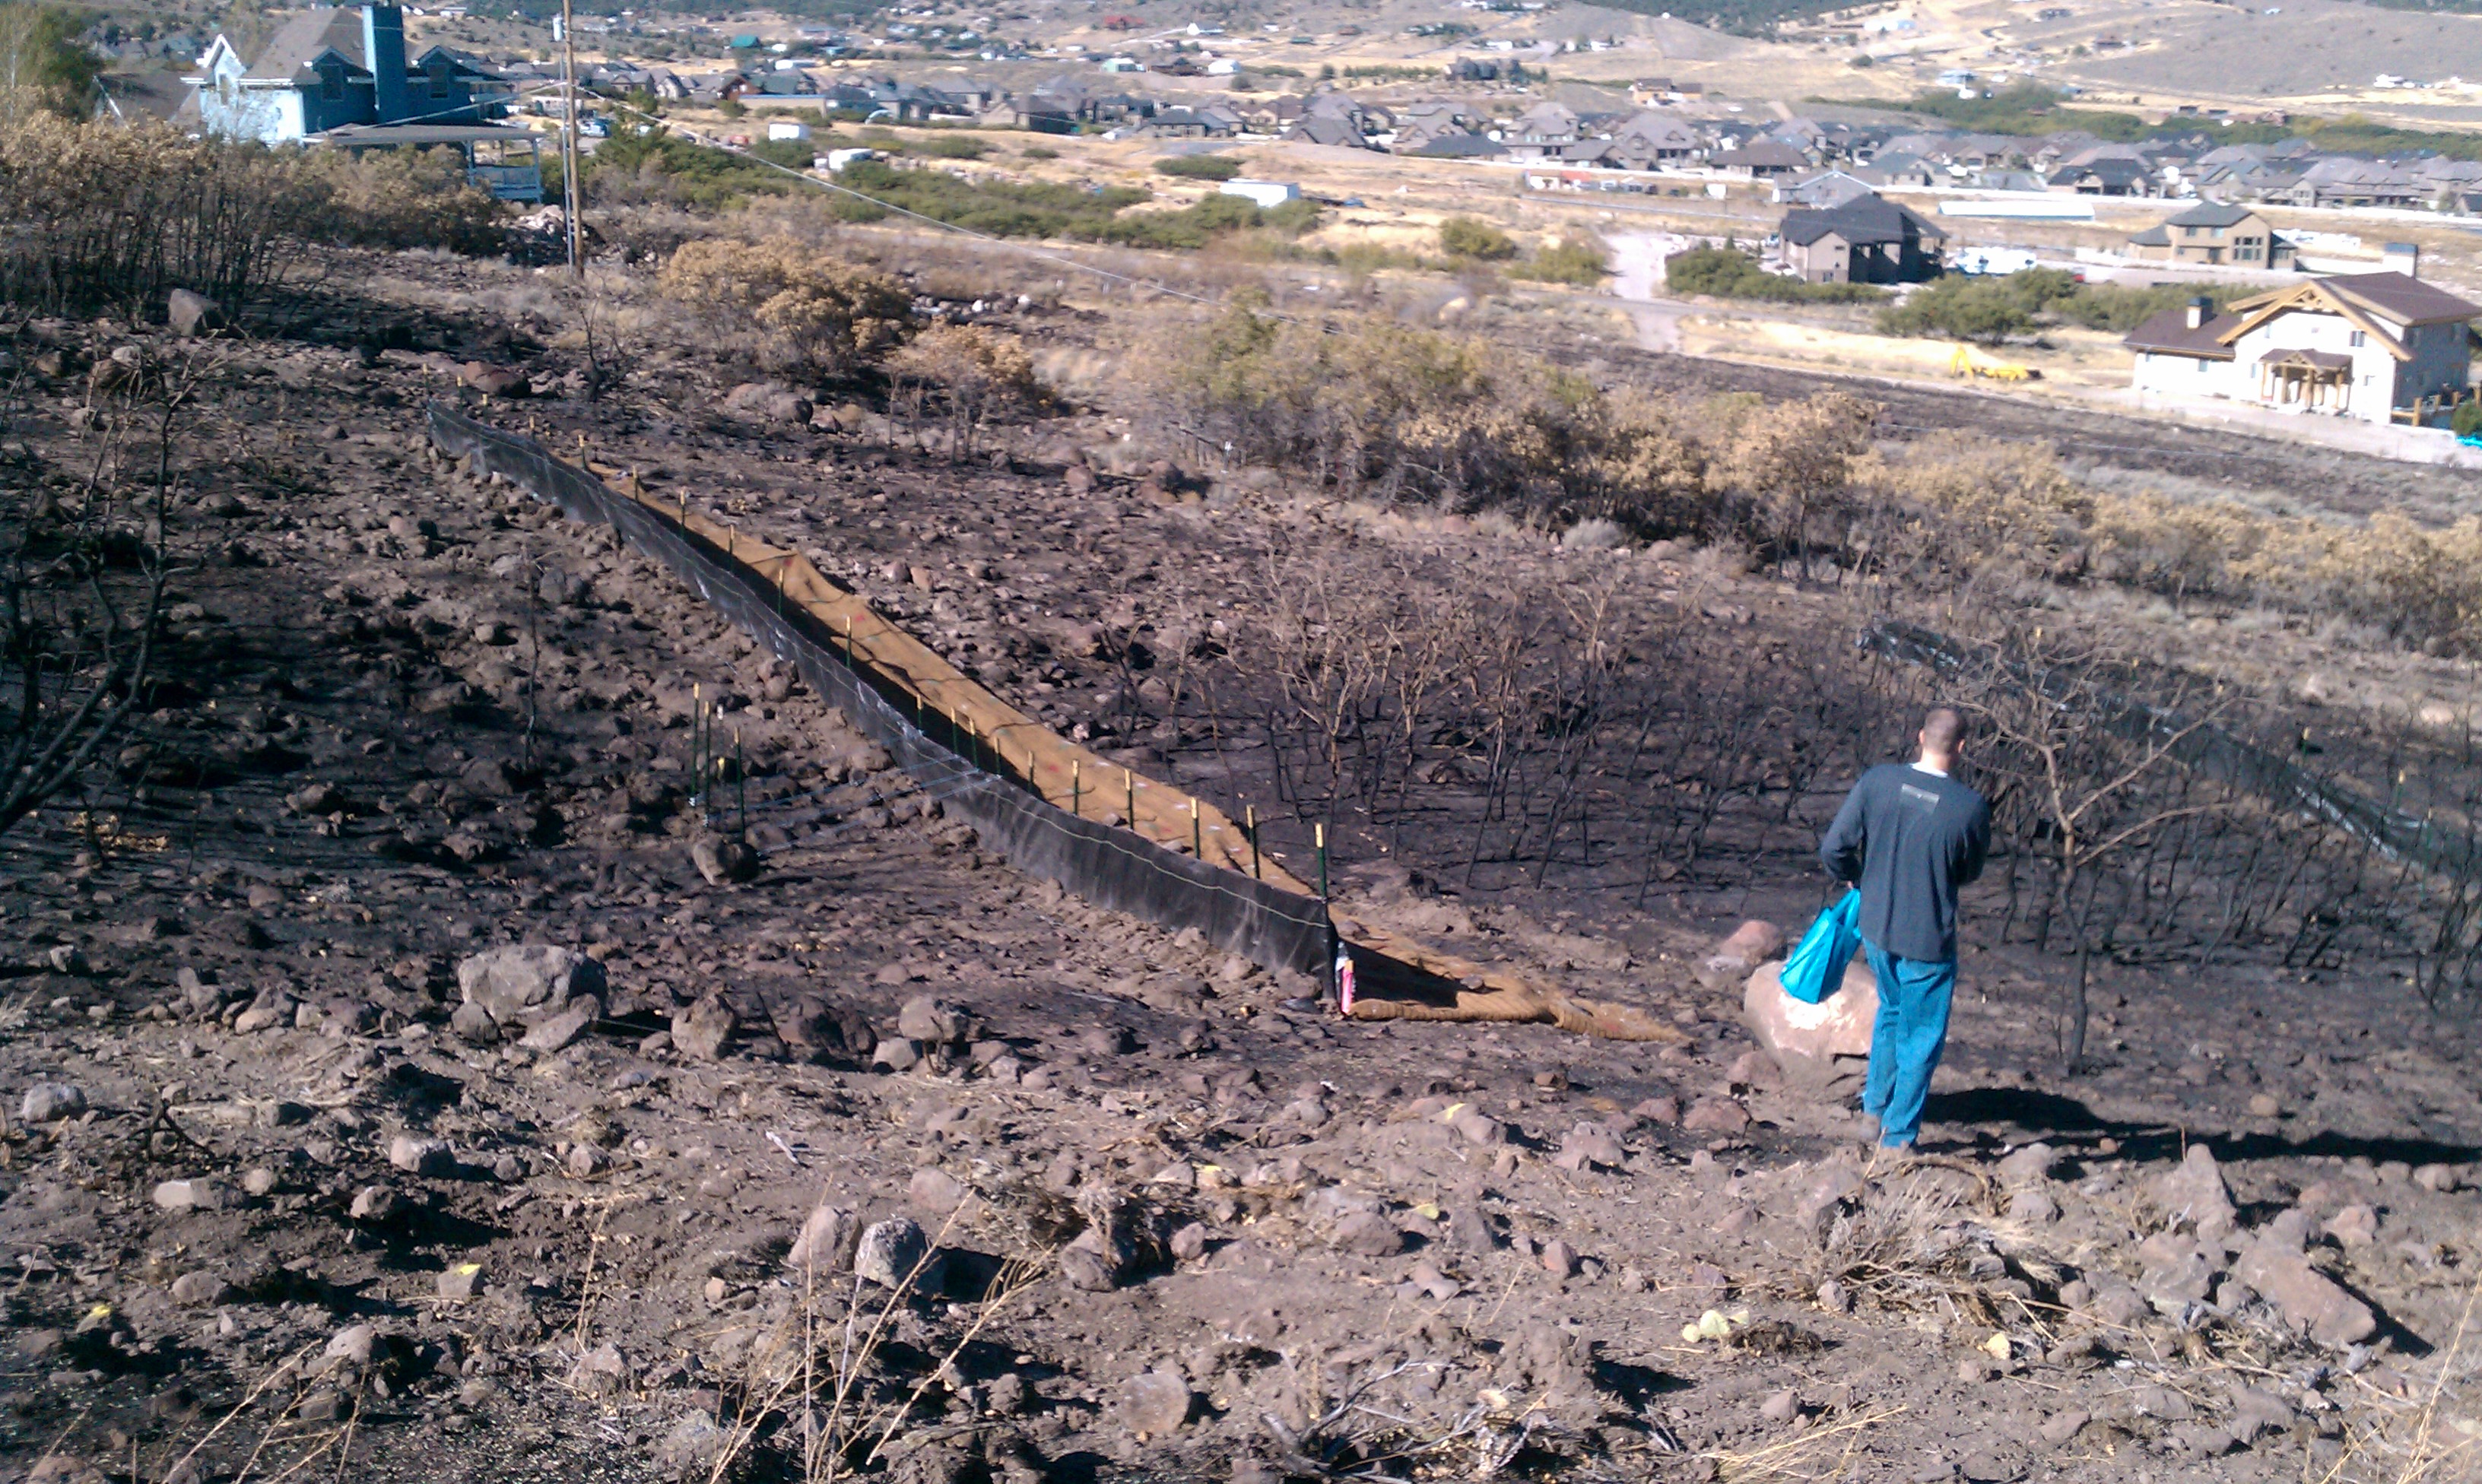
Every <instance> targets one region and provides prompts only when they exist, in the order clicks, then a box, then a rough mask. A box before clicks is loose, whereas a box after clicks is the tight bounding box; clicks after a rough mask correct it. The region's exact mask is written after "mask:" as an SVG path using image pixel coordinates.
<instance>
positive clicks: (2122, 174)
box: [2046, 159, 2156, 195]
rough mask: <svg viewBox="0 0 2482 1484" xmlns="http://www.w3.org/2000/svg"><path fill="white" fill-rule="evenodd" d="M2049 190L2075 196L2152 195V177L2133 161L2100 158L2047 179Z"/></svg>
mask: <svg viewBox="0 0 2482 1484" xmlns="http://www.w3.org/2000/svg"><path fill="white" fill-rule="evenodd" d="M2046 183H2047V185H2048V186H2049V188H2050V189H2051V190H2053V191H2069V192H2074V193H2075V194H2076V195H2155V194H2156V187H2155V184H2154V177H2153V176H2152V174H2151V173H2149V172H2148V170H2147V169H2146V167H2145V166H2144V165H2142V164H2140V163H2139V162H2137V161H2135V160H2123V159H2102V160H2097V161H2095V162H2094V163H2092V164H2090V165H2069V166H2063V167H2061V168H2060V169H2059V170H2058V171H2056V172H2055V173H2053V174H2052V175H2050V176H2049V177H2048V178H2047V181H2046Z"/></svg>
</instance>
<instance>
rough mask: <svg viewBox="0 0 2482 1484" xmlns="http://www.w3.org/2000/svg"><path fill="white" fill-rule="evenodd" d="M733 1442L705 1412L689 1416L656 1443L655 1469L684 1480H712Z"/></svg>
mask: <svg viewBox="0 0 2482 1484" xmlns="http://www.w3.org/2000/svg"><path fill="white" fill-rule="evenodd" d="M729 1442H730V1439H729V1437H728V1435H727V1434H726V1432H725V1430H724V1429H723V1428H722V1427H721V1426H719V1425H717V1423H716V1420H715V1419H713V1418H711V1417H709V1416H707V1415H706V1414H705V1413H703V1412H690V1413H686V1414H684V1415H683V1416H682V1418H681V1419H680V1420H679V1421H677V1422H674V1423H673V1425H672V1428H671V1430H670V1431H668V1432H666V1433H665V1434H664V1436H663V1437H662V1438H661V1439H660V1440H658V1441H657V1442H656V1444H655V1446H654V1452H653V1457H654V1462H655V1467H656V1468H658V1469H661V1470H663V1471H666V1472H668V1473H670V1474H673V1476H674V1477H676V1478H680V1479H683V1480H704V1479H707V1478H710V1477H712V1476H713V1475H714V1473H715V1471H716V1466H717V1465H718V1463H719V1462H721V1461H722V1459H723V1457H724V1451H725V1448H726V1445H728V1444H729Z"/></svg>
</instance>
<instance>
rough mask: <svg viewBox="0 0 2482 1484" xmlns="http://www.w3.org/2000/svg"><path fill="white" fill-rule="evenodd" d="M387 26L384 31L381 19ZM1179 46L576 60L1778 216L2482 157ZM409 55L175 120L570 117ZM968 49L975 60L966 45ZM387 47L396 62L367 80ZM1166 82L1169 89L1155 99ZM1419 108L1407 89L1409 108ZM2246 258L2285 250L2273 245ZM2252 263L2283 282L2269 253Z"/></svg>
mask: <svg viewBox="0 0 2482 1484" xmlns="http://www.w3.org/2000/svg"><path fill="white" fill-rule="evenodd" d="M414 13H416V14H418V13H420V12H419V11H415V12H414ZM435 13H437V12H435ZM374 15H382V16H384V17H393V19H386V18H383V19H381V20H377V21H374V20H373V19H372V17H373V16H374ZM583 29H585V26H584V23H581V30H583ZM1188 34H1189V37H1190V38H1191V39H1188V40H1185V41H1184V40H1175V41H1174V42H1172V43H1165V44H1170V45H1171V46H1172V48H1173V49H1172V51H1171V53H1170V55H1169V56H1158V57H1156V58H1154V60H1152V61H1141V60H1140V59H1139V57H1138V56H1137V55H1135V54H1134V53H1132V54H1110V55H1080V56H1073V57H1063V58H1061V59H1059V60H1060V61H1061V67H1060V70H1058V71H1057V72H1056V73H1054V74H1053V75H1052V76H1050V77H1048V78H1045V79H1043V80H1042V81H1040V82H1036V83H1034V84H1032V85H1030V86H1018V87H1009V86H1004V85H1003V84H1001V83H1000V82H998V81H996V80H993V79H990V78H979V77H975V76H973V75H971V74H970V73H967V74H965V75H949V76H943V77H942V78H941V79H940V80H939V81H937V82H936V83H925V82H913V81H905V80H901V79H899V78H897V77H895V76H892V75H873V74H872V73H870V72H869V71H867V70H865V69H864V68H866V66H867V64H866V63H865V64H864V67H863V68H858V67H857V66H856V65H854V64H853V60H852V54H854V53H856V52H857V51H862V50H866V47H867V43H868V42H869V40H870V39H869V38H866V37H858V36H855V35H849V34H847V33H844V32H840V31H838V30H836V29H834V28H832V27H805V28H803V29H802V30H801V31H800V32H799V33H798V34H797V35H796V37H795V38H794V39H793V40H791V41H773V42H762V41H761V39H759V38H758V37H756V36H754V35H739V36H732V37H730V38H729V39H728V42H727V44H726V50H727V52H728V53H729V56H730V60H729V61H727V62H724V63H721V64H719V65H705V66H701V67H698V68H692V67H690V66H687V65H682V66H677V67H675V66H668V65H644V64H638V63H621V62H610V61H599V62H592V63H587V64H584V65H582V68H581V76H580V82H581V84H582V85H583V86H584V87H586V88H587V89H589V90H591V91H595V92H599V93H603V94H606V95H611V96H621V95H627V94H638V95H643V96H646V97H650V98H653V99H656V100H659V101H665V102H679V103H689V104H702V105H713V106H725V105H739V106H742V107H746V108H750V109H754V110H766V111H772V112H777V113H787V112H789V113H793V114H796V115H799V114H816V115H818V116H820V117H848V118H853V119H858V120H879V121H885V122H891V123H907V124H931V123H955V124H960V125H978V126H982V127H993V128H1006V129H1017V130H1029V131H1033V132H1038V133H1053V134H1069V133H1077V132H1087V133H1100V134H1104V135H1107V136H1109V137H1114V138H1140V139H1162V140H1183V141H1193V140H1207V141H1212V140H1238V141H1246V140H1263V139H1279V140H1290V141H1297V142H1301V143H1310V144H1319V145H1327V146H1331V147H1335V148H1343V149H1359V150H1381V151H1388V152H1392V153H1396V154H1403V155H1413V156H1421V157H1427V158H1444V159H1467V160H1480V161H1497V162H1502V163H1507V164H1513V165H1518V166H1521V167H1524V168H1525V169H1524V176H1525V179H1526V181H1527V183H1528V184H1529V185H1530V186H1531V187H1533V188H1534V189H1538V190H1568V191H1621V192H1632V191H1638V192H1643V191H1661V190H1674V191H1678V190H1681V189H1683V187H1682V186H1681V184H1680V179H1681V178H1683V177H1685V178H1687V179H1690V180H1697V179H1704V180H1707V181H1716V182H1724V183H1726V184H1727V185H1728V186H1729V183H1731V182H1736V181H1742V182H1747V181H1757V182H1766V183H1769V184H1770V185H1771V186H1772V187H1774V188H1775V189H1776V191H1777V193H1778V195H1779V197H1780V198H1782V199H1785V200H1787V201H1789V202H1791V203H1793V204H1797V205H1811V206H1820V207H1833V206H1834V205H1835V204H1837V199H1842V198H1850V196H1851V195H1853V194H1855V193H1858V192H1861V191H1880V190H1929V189H1934V188H1942V187H1945V188H1956V189H1965V190H1973V191H1986V192H1991V191H1997V192H2036V193H2047V194H2060V195H2081V196H2116V197H2141V198H2149V197H2151V198H2159V199H2166V200H2196V201H2201V202H2211V203H2218V204H2222V205H2239V206H2246V205H2284V206H2293V207H2347V208H2371V207H2393V208H2404V209H2415V210H2423V211H2436V212H2445V213H2453V214H2457V215H2473V214H2476V213H2482V162H2473V161H2464V160H2453V159H2447V158H2444V157H2442V156H2439V155H2436V154H2427V153H2415V154H2405V155H2390V156H2387V157H2367V156H2363V155H2356V154H2347V153H2340V152H2336V151H2332V150H2328V151H2322V150H2321V149H2320V148H2318V147H2317V146H2316V145H2314V144H2313V143H2310V141H2308V140H2304V139H2287V140H2282V141H2279V142H2276V143H2222V142H2219V141H2218V140H2217V139H2216V138H2215V134H2216V132H2217V131H2218V125H2219V123H2220V122H2221V120H2218V119H2214V118H2208V117H2200V119H2199V122H2198V128H2197V130H2196V131H2195V132H2192V133H2185V134H2175V135H2173V136H2171V137H2167V138H2163V139H2156V140H2150V141H2145V142H2141V143H2117V142H2112V141H2107V140H2103V139H2100V138H2098V137H2096V136H2095V135H2092V134H2089V133H2086V132H2084V131H2083V130H2080V129H2076V128H2068V129H2064V130H2061V131H2059V132H2056V133H2052V134H2046V135H2040V136H2020V135H2006V134H1987V133H1971V132H1965V131H1945V130H1925V129H1922V128H1918V127H1914V126H1909V125H1901V124H1886V123H1881V124H1869V123H1854V122H1844V121H1833V120H1821V119H1816V118H1811V117H1805V116H1803V115H1800V114H1798V113H1794V112H1793V111H1792V110H1790V109H1785V108H1781V107H1779V108H1778V109H1776V110H1774V111H1773V112H1772V113H1771V114H1770V115H1769V116H1768V117H1750V116H1749V115H1747V114H1744V113H1742V112H1740V110H1741V108H1742V107H1743V105H1739V104H1733V103H1728V102H1725V101H1723V100H1719V99H1715V98H1712V97H1710V96H1708V94H1707V91H1706V90H1705V89H1704V88H1703V87H1702V86H1701V85H1699V84H1697V83H1695V82H1687V81H1675V80H1673V79H1670V78H1662V77H1652V78H1642V79H1639V80H1638V81H1636V82H1635V83H1633V84H1632V85H1630V86H1629V87H1628V88H1627V89H1626V91H1625V92H1623V91H1620V90H1617V89H1615V90H1612V91H1611V92H1612V97H1613V106H1612V107H1609V108H1603V109H1597V108H1590V107H1580V106H1574V105H1572V104H1571V103H1568V102H1561V101H1556V100H1552V99H1546V98H1544V97H1541V96H1538V95H1537V94H1535V93H1534V92H1531V91H1519V90H1518V89H1517V88H1513V87H1511V86H1509V84H1510V82H1511V79H1512V75H1521V73H1520V71H1519V67H1518V64H1516V63H1515V62H1513V61H1505V60H1501V59H1495V58H1472V57H1459V58H1455V59H1453V60H1450V61H1447V62H1444V63H1441V64H1439V65H1438V66H1437V73H1438V85H1439V91H1438V92H1437V93H1436V94H1431V95H1424V94H1422V93H1421V91H1420V89H1419V85H1414V86H1413V87H1412V88H1411V89H1408V88H1407V87H1406V86H1403V85H1402V83H1401V80H1400V84H1399V86H1395V87H1391V88H1389V89H1387V90H1386V91H1387V92H1388V94H1389V96H1388V98H1387V99H1386V101H1382V100H1380V99H1379V98H1378V97H1376V96H1371V95H1369V92H1370V91H1369V90H1363V91H1360V92H1357V91H1352V90H1350V89H1349V88H1348V87H1346V86H1342V85H1339V84H1338V83H1337V82H1333V81H1311V82H1307V83H1305V84H1304V85H1303V86H1302V88H1301V91H1287V92H1272V91H1266V90H1267V87H1268V84H1269V83H1270V82H1271V81H1272V79H1268V78H1265V77H1261V78H1258V79H1255V80H1254V87H1255V89H1256V90H1257V91H1251V92H1248V93H1239V92H1236V93H1233V94H1231V95H1229V96H1219V95H1217V94H1216V93H1215V92H1213V91H1207V90H1206V89H1203V88H1200V87H1197V86H1194V85H1193V83H1192V81H1191V80H1193V79H1200V80H1205V79H1212V78H1215V77H1218V76H1219V75H1230V76H1232V77H1233V79H1234V80H1235V81H1236V82H1238V81H1245V80H1248V79H1245V78H1243V77H1242V76H1241V74H1240V73H1239V71H1238V70H1237V64H1233V63H1232V62H1231V59H1229V58H1219V57H1217V56H1215V55H1214V54H1213V53H1214V48H1213V42H1214V39H1215V38H1216V37H1218V36H1220V34H1221V33H1220V30H1219V28H1215V27H1212V26H1197V25H1193V26H1191V27H1190V28H1188ZM390 38H393V39H392V40H391V39H390ZM404 38H405V30H404V21H403V13H400V12H399V11H398V10H397V8H395V7H390V6H373V7H364V8H361V9H358V10H337V11H327V10H313V11H307V12H303V13H297V14H296V15H294V16H293V17H292V18H291V19H290V20H289V21H288V22H287V23H286V25H285V26H284V27H283V28H282V30H281V31H280V32H279V33H278V34H277V37H276V38H275V39H273V40H272V41H271V42H270V43H269V44H268V45H267V46H265V47H262V48H260V50H259V53H258V54H257V55H254V56H251V57H243V56H241V55H240V54H239V52H238V51H237V50H236V49H235V48H234V47H233V45H232V44H231V43H230V42H229V41H227V40H225V39H224V38H221V37H218V38H215V39H212V40H210V41H209V42H207V43H206V44H205V45H204V46H203V47H199V46H197V43H195V42H194V41H192V40H191V39H188V38H187V37H183V38H179V39H177V43H178V44H179V45H181V46H183V47H185V48H191V49H193V50H194V53H195V55H196V56H197V58H198V66H197V69H196V70H195V72H193V73H192V74H191V75H190V76H189V77H188V78H187V79H186V83H187V91H186V93H185V94H184V95H182V96H180V97H179V98H178V99H177V101H176V104H174V105H168V106H171V107H172V112H173V117H175V118H176V119H178V120H183V121H188V122H191V123H193V124H194V125H195V126H198V127H200V128H202V129H206V130H212V131H216V132H222V133H228V134H237V135H242V136H245V137H251V138H257V139H263V140H267V141H269V142H271V143H289V142H298V141H302V140H305V139H324V138H325V136H326V135H327V134H328V133H329V132H330V131H331V130H332V129H334V128H337V127H340V126H345V127H368V126H374V125H382V124H395V123H403V122H421V123H466V124H480V123H487V122H489V121H491V120H493V119H496V118H500V117H506V116H508V115H509V114H511V113H513V112H517V111H521V110H528V109H532V110H537V111H541V110H544V109H547V108H554V107H556V106H557V105H556V104H555V103H553V102H552V101H551V100H550V99H549V98H548V97H547V96H546V94H548V93H549V92H550V91H552V85H553V83H554V81H555V79H556V78H557V76H558V68H557V66H556V65H554V64H550V63H546V62H542V61H538V60H531V59H522V58H514V57H492V58H487V57H483V56H477V55H472V54H469V53H465V52H461V51H457V50H454V49H451V48H446V47H437V46H434V47H428V48H425V49H423V50H422V51H421V52H420V53H419V54H418V55H413V56H407V55H405V39H404ZM970 39H971V38H970V37H961V38H959V41H960V44H961V46H962V44H963V43H964V41H968V40H970ZM915 40H917V41H918V40H920V38H916V39H915ZM159 44H161V45H172V44H174V42H173V41H166V42H162V43H159ZM375 46H377V47H380V48H383V49H385V48H387V47H389V46H393V48H394V50H392V51H387V52H386V54H385V55H384V56H383V57H382V58H381V60H380V62H379V63H378V65H377V67H376V69H375V68H374V64H373V61H372V57H373V48H374V47H375ZM1140 50H1144V48H1140ZM168 55H169V54H168ZM964 55H979V54H974V53H964ZM997 55H998V54H994V56H997ZM1010 60H1018V61H1021V60H1025V59H1022V58H1020V57H1016V56H1012V57H1011V58H1010ZM399 65H403V66H404V68H405V70H406V78H407V80H406V83H405V84H404V85H403V88H402V89H400V88H399V87H398V85H397V84H396V83H395V81H394V73H395V70H396V68H397V67H398V66H399ZM1158 79H1162V80H1163V81H1164V82H1166V83H1168V82H1170V81H1172V80H1174V79H1178V80H1179V85H1178V86H1171V87H1167V86H1162V85H1161V84H1159V83H1158V81H1157V80H1158ZM1407 91H1413V94H1414V95H1413V96H1411V97H1408V96H1404V95H1403V94H1404V93H1406V92H1407ZM1573 91H1574V90H1571V93H1573ZM1753 112H1756V111H1755V110H1754V111H1753ZM1778 115H1789V116H1790V117H1778ZM2174 122H2175V123H2176V124H2178V123H2182V122H2185V120H2179V119H2176V120H2174ZM1667 178H1669V179H1670V182H1671V183H1670V184H1666V181H1667ZM1822 180H1823V181H1824V182H1825V185H1824V188H1823V189H1824V190H1825V192H1826V193H1827V194H1828V195H1831V196H1835V198H1830V199H1813V198H1811V197H1812V195H1814V194H1815V193H1811V194H1805V190H1804V188H1805V186H1807V185H1809V183H1811V182H1819V181H1822ZM1691 189H1694V188H1691ZM1838 193H1840V195H1838ZM2175 229H2176V230H2177V229H2178V228H2177V227H2176V228H2175ZM2143 246H2148V247H2156V248H2161V249H2165V250H2167V251H2168V252H2169V253H2170V254H2171V258H2170V260H2172V261H2181V262H2186V261H2192V260H2193V257H2192V254H2191V252H2190V251H2189V249H2190V247H2192V245H2191V244H2190V243H2188V242H2187V241H2186V240H2185V239H2184V240H2183V241H2179V242H2167V243H2155V244H2147V245H2143ZM2219 246H2228V247H2229V253H2230V255H2229V256H2225V257H2222V258H2220V259H2217V258H2215V257H2211V256H2209V257H2207V258H2205V259H2203V261H2208V262H2213V261H2223V262H2228V263H2233V264H2245V263H2252V262H2259V261H2261V259H2255V258H2251V257H2248V256H2245V255H2243V254H2244V253H2245V252H2246V251H2247V250H2248V249H2249V248H2250V247H2252V246H2254V245H2252V244H2247V243H2242V242H2239V241H2237V240H2235V241H2233V242H2231V243H2230V244H2229V245H2219ZM2255 246H2256V247H2258V248H2259V249H2261V250H2262V251H2263V252H2266V253H2273V252H2275V251H2276V250H2277V248H2276V245H2275V244H2274V243H2273V242H2272V240H2271V239H2270V240H2269V241H2266V242H2263V243H2259V244H2256V245H2255ZM2262 261H2263V263H2264V266H2267V267H2283V266H2285V265H2284V264H2283V263H2282V262H2280V261H2278V260H2276V259H2275V258H2274V257H2272V256H2269V257H2266V258H2264V259H2263V260H2262Z"/></svg>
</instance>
